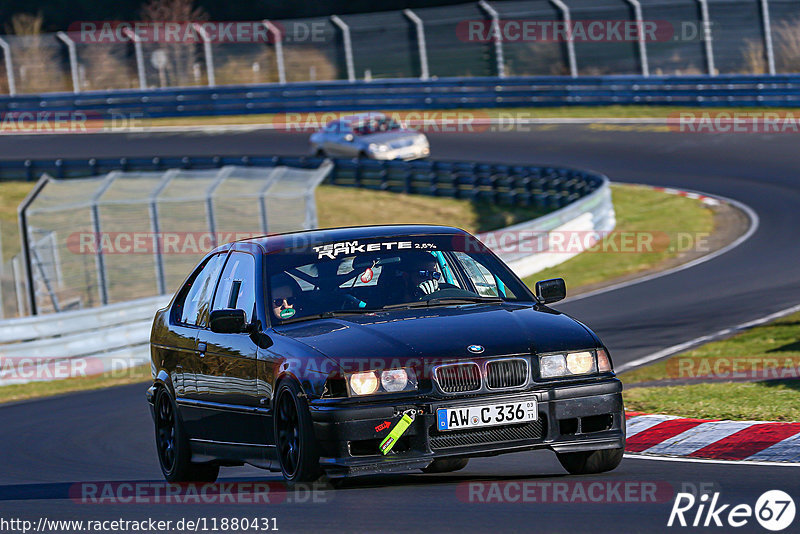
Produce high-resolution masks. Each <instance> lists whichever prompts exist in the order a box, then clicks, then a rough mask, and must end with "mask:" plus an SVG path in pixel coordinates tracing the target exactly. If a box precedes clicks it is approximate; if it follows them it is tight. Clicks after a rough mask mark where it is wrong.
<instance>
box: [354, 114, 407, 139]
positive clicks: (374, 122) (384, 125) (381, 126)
mask: <svg viewBox="0 0 800 534" xmlns="http://www.w3.org/2000/svg"><path fill="white" fill-rule="evenodd" d="M399 129H400V124H399V123H398V122H397V121H395V120H393V119H389V118H373V119H368V120H366V121H364V122H363V123H360V124H359V125H358V126H356V127H355V132H356V134H358V135H370V134H375V133H382V132H391V131H395V130H399Z"/></svg>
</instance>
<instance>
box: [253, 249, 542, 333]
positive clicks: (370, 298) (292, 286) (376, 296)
mask: <svg viewBox="0 0 800 534" xmlns="http://www.w3.org/2000/svg"><path fill="white" fill-rule="evenodd" d="M267 270H268V276H269V292H270V294H269V295H268V298H269V305H268V309H269V310H271V318H270V319H271V320H272V322H274V323H281V322H286V321H290V322H291V321H296V320H299V319H302V318H312V317H318V316H321V315H335V314H352V313H368V312H371V311H378V310H386V309H397V308H403V307H416V306H436V305H448V304H469V303H473V302H477V303H480V302H491V303H497V302H502V301H515V300H526V301H532V300H533V296H532V295H531V293H530V291H529V290H528V289H527V288H526V287H525V286H524V284H522V283H521V282H520V281H519V279H518V278H517V277H516V276H514V275H513V274H512V273H511V272H510V271H509V270H508V268H507V267H506V266H505V265H504V264H503V263H502V262H500V261H499V260H498V259H497V258H496V257H495V256H493V255H492V254H491V253H490V252H488V250H487V249H486V248H485V247H484V246H483V245H482V244H481V243H479V242H478V241H477V240H476V239H475V238H473V237H471V236H470V237H465V236H452V235H449V236H438V235H426V236H401V237H392V238H378V239H360V240H353V241H344V242H330V243H322V244H319V245H315V246H312V247H305V248H302V249H296V250H288V251H283V252H282V253H280V254H271V255H269V256H268V258H267Z"/></svg>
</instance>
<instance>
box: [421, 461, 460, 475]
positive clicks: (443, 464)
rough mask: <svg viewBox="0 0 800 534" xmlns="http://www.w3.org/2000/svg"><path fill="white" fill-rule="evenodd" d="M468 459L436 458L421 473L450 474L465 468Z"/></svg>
mask: <svg viewBox="0 0 800 534" xmlns="http://www.w3.org/2000/svg"><path fill="white" fill-rule="evenodd" d="M468 463H469V458H438V459H436V460H434V461H433V462H431V465H429V466H428V467H425V468H423V469H422V472H423V473H452V472H453V471H460V470H462V469H464V468H465V467H467V464H468Z"/></svg>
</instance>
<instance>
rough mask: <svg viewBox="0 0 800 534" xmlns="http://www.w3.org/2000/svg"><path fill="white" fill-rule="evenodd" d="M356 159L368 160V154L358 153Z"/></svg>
mask: <svg viewBox="0 0 800 534" xmlns="http://www.w3.org/2000/svg"><path fill="white" fill-rule="evenodd" d="M358 159H369V154H367V153H366V152H364V151H363V150H362V151H361V152H359V153H358Z"/></svg>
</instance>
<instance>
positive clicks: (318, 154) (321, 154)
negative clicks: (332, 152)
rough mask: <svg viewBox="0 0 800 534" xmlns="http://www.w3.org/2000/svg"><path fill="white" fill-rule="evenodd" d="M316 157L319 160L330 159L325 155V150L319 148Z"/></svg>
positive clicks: (315, 153)
mask: <svg viewBox="0 0 800 534" xmlns="http://www.w3.org/2000/svg"><path fill="white" fill-rule="evenodd" d="M314 155H315V156H316V157H318V158H327V157H328V155H327V154H326V153H325V151H324V150H323V149H321V148H318V149H317V151H316V152H314Z"/></svg>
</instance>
